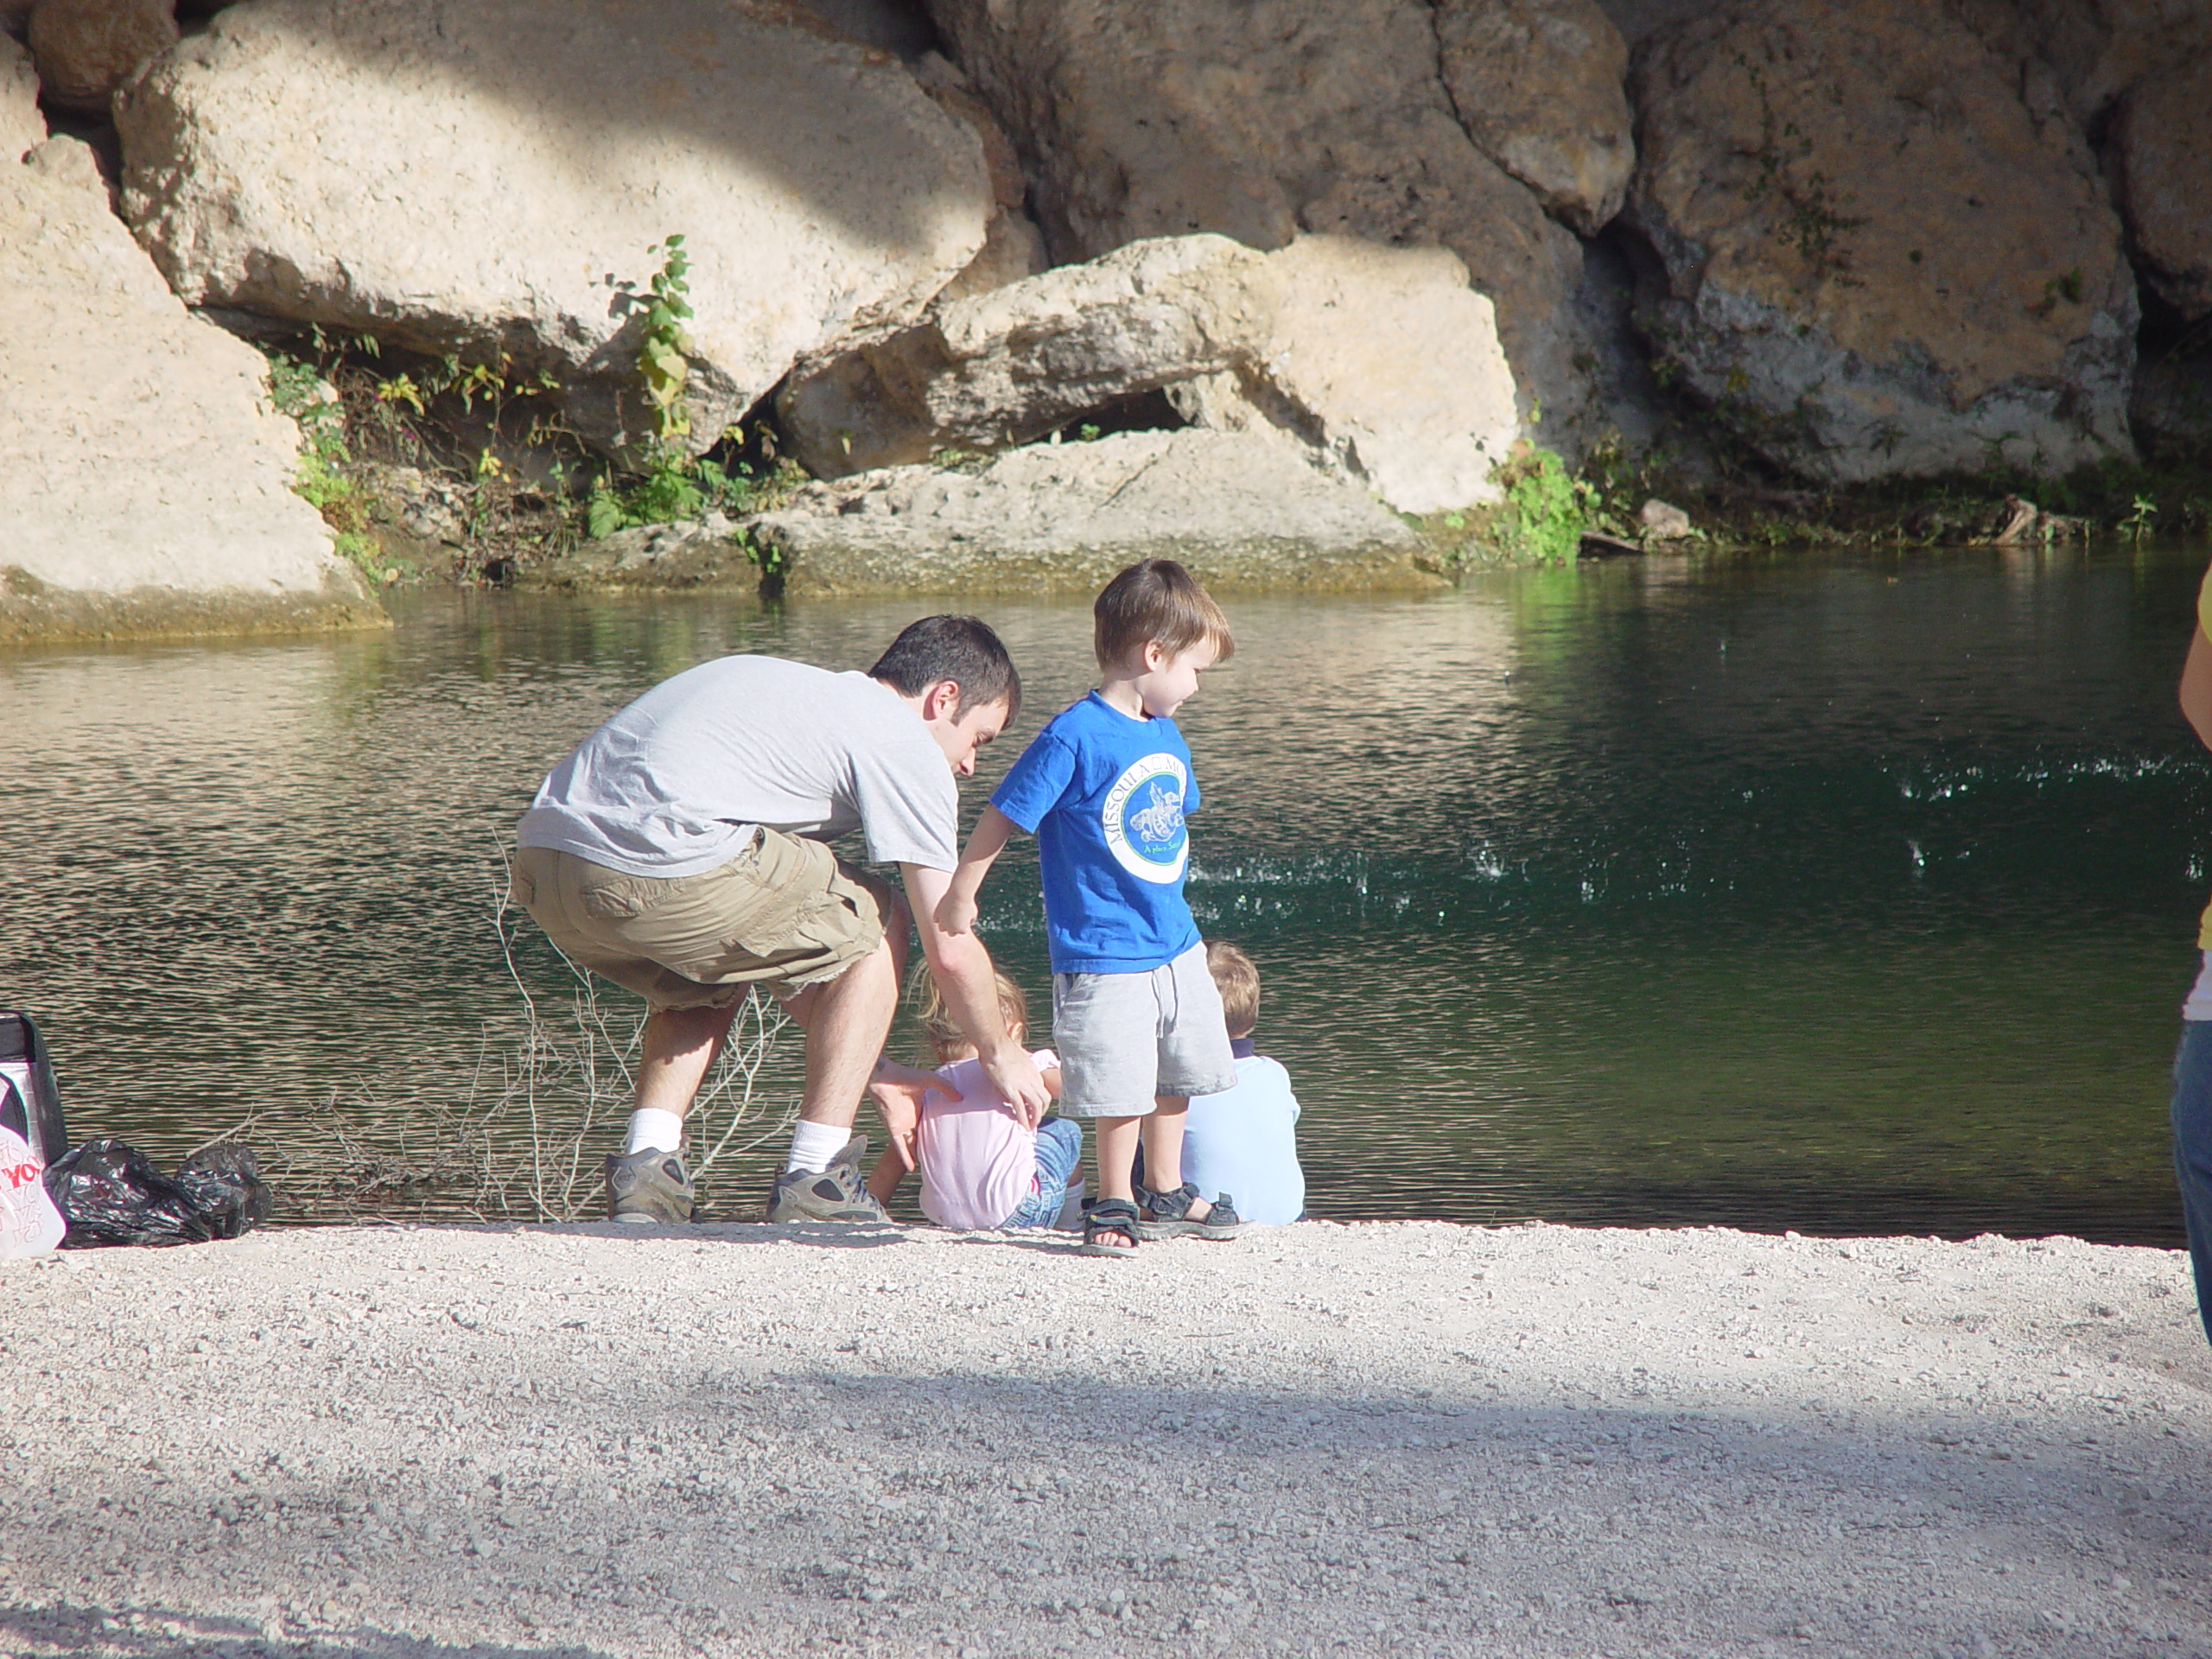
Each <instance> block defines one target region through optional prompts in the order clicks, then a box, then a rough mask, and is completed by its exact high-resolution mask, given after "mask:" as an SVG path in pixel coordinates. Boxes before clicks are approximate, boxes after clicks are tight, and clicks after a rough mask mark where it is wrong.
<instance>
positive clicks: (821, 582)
mask: <svg viewBox="0 0 2212 1659" xmlns="http://www.w3.org/2000/svg"><path fill="white" fill-rule="evenodd" d="M750 530H751V532H752V534H753V536H754V537H756V538H757V539H758V540H760V542H761V543H763V544H765V545H766V546H769V547H771V548H774V549H777V550H781V551H782V552H783V553H785V555H786V556H788V557H789V558H790V560H791V571H790V575H789V578H788V591H789V592H791V593H792V594H871V593H949V594H977V593H994V592H995V593H1031V592H1046V591H1053V590H1065V591H1078V592H1082V591H1089V590H1091V589H1094V588H1096V587H1097V586H1098V585H1099V584H1100V583H1101V582H1103V581H1104V580H1105V579H1106V578H1107V577H1108V576H1110V575H1112V574H1113V573H1114V572H1115V571H1116V570H1118V569H1122V567H1123V566H1124V565H1126V564H1128V563H1130V562H1131V561H1132V560H1134V559H1140V558H1146V557H1154V556H1159V557H1172V558H1178V559H1181V560H1182V561H1183V562H1184V563H1186V564H1188V565H1189V566H1190V567H1191V569H1192V570H1193V571H1195V572H1196V573H1197V574H1198V577H1199V579H1200V580H1202V581H1204V582H1206V583H1207V584H1208V585H1209V586H1210V587H1213V588H1217V589H1231V588H1246V589H1255V588H1256V589H1262V590H1266V589H1298V588H1315V589H1328V588H1433V587H1435V586H1437V585H1439V584H1438V583H1437V582H1436V580H1435V578H1433V577H1432V576H1429V575H1426V574H1425V573H1424V572H1422V571H1421V569H1419V568H1418V567H1417V566H1416V565H1415V564H1414V553H1415V551H1416V550H1417V548H1418V543H1417V542H1416V540H1415V538H1414V535H1413V532H1412V531H1408V529H1407V528H1406V527H1405V525H1404V524H1402V523H1400V522H1399V520H1398V519H1396V518H1394V517H1392V516H1391V515H1390V514H1389V513H1388V512H1384V511H1383V509H1382V508H1381V507H1379V506H1377V505H1376V504H1375V503H1374V502H1373V501H1371V500H1370V499H1367V497H1365V496H1364V495H1363V494H1361V493H1359V492H1357V490H1353V489H1351V488H1350V487H1348V486H1344V485H1343V484H1340V483H1338V482H1337V481H1336V480H1332V479H1330V478H1328V477H1326V476H1325V475H1324V474H1321V473H1319V472H1318V471H1316V470H1315V469H1314V468H1313V467H1310V466H1308V465H1306V462H1304V461H1301V460H1300V458H1299V457H1298V456H1297V455H1296V454H1294V452H1292V451H1291V450H1290V449H1288V448H1285V447H1283V446H1281V445H1280V444H1276V443H1274V442H1270V441H1268V440H1267V439H1265V438H1262V437H1258V436H1256V435H1240V434H1236V433H1227V432H1196V431H1181V432H1125V433H1119V434H1116V435H1112V436H1109V437H1104V438H1101V439H1099V440H1098V441H1097V442H1093V443H1059V444H1036V445H1033V446H1031V447H1030V448H1026V449H1015V450H1012V451H1009V452H1008V453H1007V454H1003V455H1001V456H1000V457H999V458H998V459H997V460H996V461H993V462H992V463H991V464H990V465H989V466H988V467H986V468H984V469H983V470H982V472H980V473H976V474H967V473H960V472H950V473H946V472H938V471H934V470H932V469H931V468H929V467H891V468H887V469H885V470H883V471H881V472H874V473H863V474H858V475H857V476H855V477H854V478H850V479H846V480H842V481H840V482H838V483H836V484H823V485H817V486H813V487H812V488H811V489H810V490H808V491H807V492H805V493H804V494H803V495H802V496H801V497H800V499H799V500H798V502H796V503H795V504H793V505H791V506H790V507H788V508H785V510H783V511H781V512H772V513H768V514H766V515H764V516H763V517H761V518H756V519H754V520H753V521H752V523H751V524H750Z"/></svg>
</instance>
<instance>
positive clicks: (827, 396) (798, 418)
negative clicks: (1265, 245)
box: [777, 236, 1474, 478]
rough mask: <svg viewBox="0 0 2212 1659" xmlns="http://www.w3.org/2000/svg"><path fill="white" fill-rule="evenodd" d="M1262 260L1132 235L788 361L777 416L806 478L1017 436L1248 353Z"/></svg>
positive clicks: (1259, 311)
mask: <svg viewBox="0 0 2212 1659" xmlns="http://www.w3.org/2000/svg"><path fill="white" fill-rule="evenodd" d="M1262 264H1264V261H1263V259H1262V256H1261V255H1259V254H1256V253H1254V252H1253V251H1251V250H1250V249H1249V248H1245V247H1242V246H1240V245H1238V244H1236V243H1235V242H1232V241H1230V239H1229V238H1227V237H1221V236H1188V237H1163V238H1156V239H1154V240H1151V241H1145V242H1134V243H1131V244H1130V245H1128V246H1127V247H1124V248H1120V249H1117V250H1116V251H1114V252H1112V253H1110V254H1108V255H1106V256H1105V257H1103V258H1100V259H1097V260H1094V261H1092V262H1090V264H1081V265H1064V266H1062V267H1061V268H1060V269H1058V270H1048V271H1046V272H1044V273H1043V274H1042V275H1040V276H1036V277H1029V278H1027V280H1025V281H1022V282H1019V283H1013V284H1011V285H1009V286H1007V287H1004V288H1000V289H994V290H992V291H990V292H988V293H984V294H981V295H978V296H974V297H972V298H969V299H964V300H959V301H956V302H953V303H952V304H950V305H946V306H944V307H942V308H938V309H937V310H935V311H934V312H933V313H932V315H931V317H930V318H929V319H928V320H927V321H925V322H923V323H921V324H920V325H918V327H913V328H910V329H908V330H906V332H904V333H903V334H895V335H893V336H892V337H891V338H890V339H888V340H883V341H881V342H880V343H878V344H874V345H870V346H862V347H861V349H859V350H858V351H855V352H853V353H848V354H846V355H844V356H842V357H841V358H838V359H834V360H832V361H830V362H829V363H827V364H825V365H822V366H821V367H820V368H818V369H817V370H813V371H809V370H807V369H805V368H802V369H801V371H800V372H798V374H797V375H795V376H794V377H793V378H792V380H791V385H789V386H788V387H787V388H786V389H785V391H784V392H783V394H782V396H781V397H779V399H778V402H777V414H778V415H779V417H780V418H781V421H782V423H783V427H784V430H785V434H786V435H787V436H788V437H789V438H790V440H791V445H792V453H793V454H795V455H796V456H797V457H798V460H799V461H800V462H801V464H803V465H804V467H806V468H807V470H808V471H809V472H811V473H812V474H815V476H816V477H817V478H837V477H842V476H843V475H844V474H849V473H857V472H864V471H868V470H869V469H871V468H874V467H887V466H896V465H899V464H901V463H904V462H908V461H921V460H924V459H925V458H926V457H928V456H929V455H930V454H933V453H934V452H936V451H937V450H938V449H943V448H956V447H957V448H981V449H995V448H1001V447H1002V446H1005V445H1008V444H1015V443H1022V442H1027V441H1029V440H1030V439H1033V438H1039V437H1042V436H1043V435H1045V434H1046V433H1047V432H1049V431H1051V430H1052V429H1054V428H1055V427H1058V426H1059V425H1060V424H1062V423H1064V422H1065V421H1067V420H1069V419H1071V417H1073V416H1077V415H1080V414H1082V413H1084V411H1085V410H1091V409H1096V407H1098V405H1100V404H1104V403H1107V402H1109V401H1111V400H1113V399H1115V398H1116V397H1126V396H1128V395H1129V394H1131V393H1133V392H1140V391H1153V390H1154V389H1156V388H1158V387H1160V386H1163V385H1167V384H1169V383H1170V382H1173V381H1177V380H1184V379H1188V378H1190V377H1191V376H1192V375H1194V374H1203V373H1208V372H1212V371H1214V370H1217V369H1220V368H1222V367H1224V366H1225V365H1228V364H1229V363H1230V362H1232V361H1234V360H1236V359H1238V358H1240V357H1243V356H1245V355H1249V353H1253V352H1254V351H1255V350H1256V349H1258V347H1259V346H1260V345H1261V344H1262V341H1263V340H1264V339H1265V336H1266V325H1267V317H1266V314H1265V309H1264V307H1262V306H1259V305H1255V303H1254V302H1253V300H1252V297H1251V296H1250V295H1249V293H1248V291H1247V283H1248V282H1249V279H1250V278H1251V277H1253V276H1254V275H1255V273H1257V272H1258V271H1259V270H1260V269H1261V268H1262ZM1468 297H1469V298H1473V297H1474V296H1471V295H1470V296H1468Z"/></svg>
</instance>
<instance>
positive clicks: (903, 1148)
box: [868, 1060, 967, 1169]
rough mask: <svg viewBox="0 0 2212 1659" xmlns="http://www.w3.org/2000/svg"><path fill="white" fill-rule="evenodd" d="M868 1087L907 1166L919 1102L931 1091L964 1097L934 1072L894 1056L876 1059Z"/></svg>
mask: <svg viewBox="0 0 2212 1659" xmlns="http://www.w3.org/2000/svg"><path fill="white" fill-rule="evenodd" d="M868 1093H870V1094H871V1095H874V1096H875V1107H876V1109H877V1110H878V1111H879V1112H880V1113H882V1115H883V1128H884V1132H885V1133H886V1134H887V1135H889V1136H890V1137H891V1148H892V1150H893V1152H896V1153H897V1154H899V1162H900V1163H902V1164H904V1165H905V1166H906V1167H907V1168H908V1169H912V1168H913V1166H914V1128H915V1126H916V1125H917V1124H918V1123H919V1122H921V1120H922V1103H923V1102H924V1101H925V1100H927V1099H928V1098H929V1097H930V1096H931V1095H943V1096H944V1097H945V1098H946V1099H947V1100H964V1099H966V1098H967V1096H964V1095H963V1094H962V1093H961V1092H960V1091H959V1090H957V1089H956V1088H954V1087H953V1086H952V1085H951V1084H949V1083H947V1082H946V1081H945V1080H944V1078H943V1077H939V1076H938V1074H937V1073H936V1072H934V1071H919V1070H918V1069H917V1068H915V1067H913V1066H911V1065H899V1062H898V1061H896V1060H880V1061H878V1062H877V1063H876V1067H875V1075H874V1077H870V1078H869V1079H868Z"/></svg>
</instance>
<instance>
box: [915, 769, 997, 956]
mask: <svg viewBox="0 0 2212 1659" xmlns="http://www.w3.org/2000/svg"><path fill="white" fill-rule="evenodd" d="M1016 829H1020V825H1019V824H1017V823H1014V820H1013V819H1012V818H1009V817H1007V815H1006V814H1005V813H1003V812H1001V811H1000V810H998V808H996V807H995V806H986V807H984V809H983V813H982V817H979V818H977V819H976V829H975V833H974V834H973V835H971V836H969V837H968V848H967V850H966V851H964V852H963V853H962V854H961V855H960V868H958V869H957V870H955V871H953V873H952V880H951V883H950V886H949V887H947V888H946V890H945V894H944V899H942V900H940V901H939V903H938V907H937V909H936V910H934V911H932V912H931V916H932V918H934V919H935V920H936V922H937V925H938V927H939V928H940V929H941V930H942V931H944V932H946V933H952V934H961V933H969V932H973V931H975V927H976V896H977V895H978V894H979V893H982V890H983V878H984V877H985V876H987V875H988V874H990V873H991V866H992V865H993V864H994V863H995V862H996V861H997V860H998V855H1000V854H1001V853H1002V852H1004V851H1005V850H1006V844H1007V842H1008V841H1009V840H1011V839H1012V838H1013V836H1014V831H1015V830H1016ZM914 913H915V914H916V915H920V914H921V912H919V911H916V912H914ZM930 960H931V961H932V962H934V961H936V960H937V958H936V957H931V958H930Z"/></svg>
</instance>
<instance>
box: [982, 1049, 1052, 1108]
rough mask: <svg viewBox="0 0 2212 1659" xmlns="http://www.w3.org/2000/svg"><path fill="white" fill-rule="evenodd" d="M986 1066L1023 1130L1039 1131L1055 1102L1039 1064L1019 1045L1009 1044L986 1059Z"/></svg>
mask: <svg viewBox="0 0 2212 1659" xmlns="http://www.w3.org/2000/svg"><path fill="white" fill-rule="evenodd" d="M982 1065H983V1075H984V1076H985V1077H988V1078H989V1079H990V1080H991V1086H992V1087H993V1088H995V1089H996V1090H998V1091H999V1098H1000V1099H1001V1100H1003V1101H1004V1102H1006V1103H1007V1107H1008V1109H1011V1110H1012V1112H1013V1113H1014V1116H1015V1117H1016V1118H1017V1119H1018V1120H1020V1124H1021V1127H1022V1128H1025V1129H1033V1128H1036V1127H1037V1125H1038V1123H1039V1122H1040V1121H1042V1119H1043V1118H1044V1116H1045V1109H1046V1107H1048V1106H1050V1105H1051V1104H1052V1090H1049V1089H1047V1088H1046V1086H1045V1078H1044V1074H1043V1073H1041V1072H1040V1071H1038V1070H1037V1063H1036V1062H1035V1061H1034V1060H1033V1059H1031V1058H1029V1056H1028V1054H1027V1052H1025V1051H1024V1050H1023V1049H1022V1048H1021V1047H1020V1046H1019V1045H1017V1044H1014V1043H1008V1044H1007V1046H1005V1047H1004V1048H1002V1049H1001V1050H999V1051H998V1052H996V1053H993V1054H986V1055H984V1056H982Z"/></svg>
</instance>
